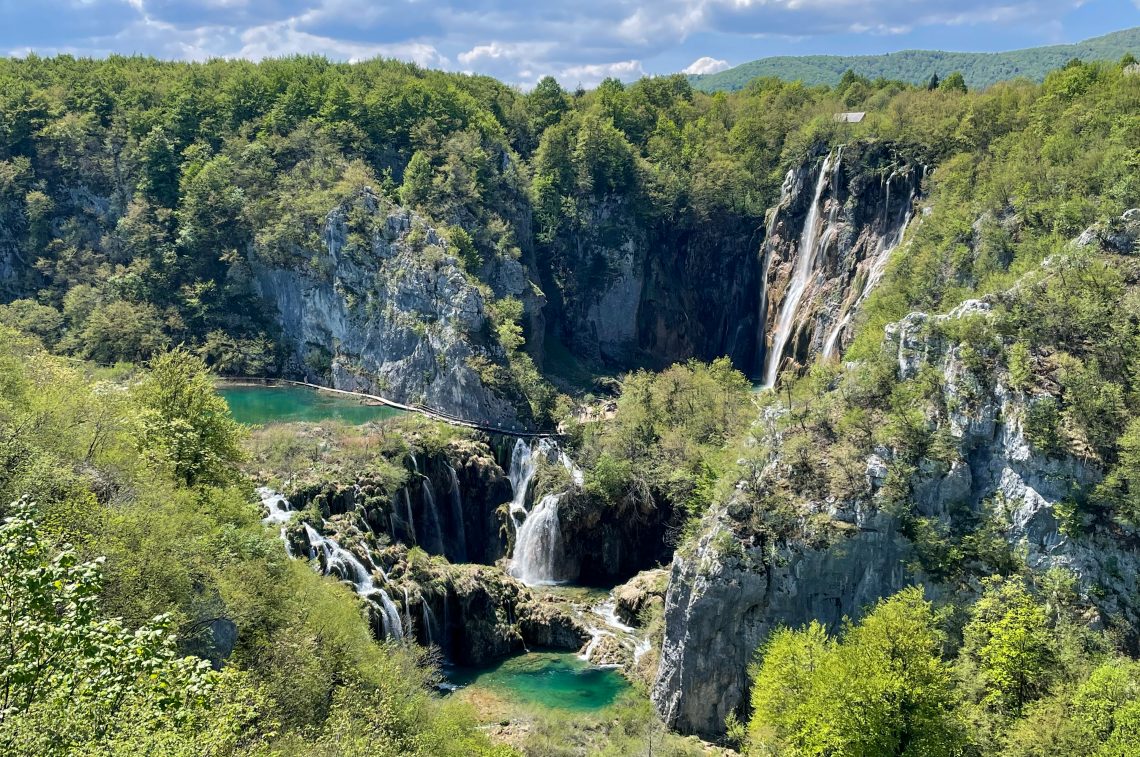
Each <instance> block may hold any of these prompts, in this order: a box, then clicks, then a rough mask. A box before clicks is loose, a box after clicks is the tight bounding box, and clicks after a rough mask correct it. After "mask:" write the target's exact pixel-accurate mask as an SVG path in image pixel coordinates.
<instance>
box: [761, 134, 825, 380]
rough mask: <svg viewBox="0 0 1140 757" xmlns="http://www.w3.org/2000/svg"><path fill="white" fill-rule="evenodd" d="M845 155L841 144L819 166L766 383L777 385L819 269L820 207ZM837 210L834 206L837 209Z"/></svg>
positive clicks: (768, 358) (769, 357)
mask: <svg viewBox="0 0 1140 757" xmlns="http://www.w3.org/2000/svg"><path fill="white" fill-rule="evenodd" d="M842 157H843V148H842V147H840V148H839V150H838V151H837V154H836V157H835V163H834V164H833V163H832V160H831V153H828V155H827V157H826V158H824V160H823V165H821V166H820V169H819V179H818V180H817V181H816V185H815V193H814V194H813V196H812V201H811V207H810V208H809V209H808V215H807V219H806V220H805V221H804V228H803V232H802V233H801V234H800V246H799V250H798V252H797V254H796V262H795V269H794V270H793V272H792V278H791V280H790V281H789V282H788V286H787V288H786V290H785V292H784V297H783V302H782V303H781V304H780V317H779V319H778V320H777V322H776V327H775V330H774V331H773V332H772V347H771V349H770V350H768V352H767V354H766V356H765V371H764V386H766V387H772V386H775V385H776V377H777V376H778V375H779V373H780V364H781V362H782V361H783V357H784V349H785V348H786V347H787V345H788V339H789V338H790V337H791V335H792V330H793V327H794V326H795V320H796V314H797V311H798V310H799V306H800V300H801V299H802V298H803V296H804V291H805V290H806V289H807V285H808V281H809V280H810V279H811V277H812V275H813V274H814V272H815V259H816V253H817V247H818V245H817V244H816V242H817V240H818V238H819V232H820V229H819V225H820V224H819V211H820V200H821V198H822V195H823V190H824V187H826V186H827V180H828V178H830V177H831V173H832V167H833V165H834V167H835V169H836V170H838V168H839V164H840V160H841V159H842ZM833 210H834V209H833Z"/></svg>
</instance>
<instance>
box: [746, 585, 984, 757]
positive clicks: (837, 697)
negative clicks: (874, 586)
mask: <svg viewBox="0 0 1140 757" xmlns="http://www.w3.org/2000/svg"><path fill="white" fill-rule="evenodd" d="M943 644H944V638H943V635H942V633H941V631H940V630H939V629H938V619H937V616H936V615H935V613H934V610H933V607H932V606H931V604H930V603H929V602H927V601H925V600H924V599H923V596H922V589H921V588H912V589H905V590H903V591H902V592H900V593H899V594H896V595H895V596H894V597H892V598H890V599H887V600H883V601H881V602H880V603H879V604H878V605H876V606H875V608H874V609H873V610H872V611H871V612H870V614H869V615H867V617H866V618H864V620H863V621H862V622H861V623H859V624H858V625H853V626H848V627H847V628H845V630H844V633H843V636H842V637H841V638H840V639H838V640H835V639H832V638H830V637H829V636H828V634H827V632H826V631H825V629H824V628H823V627H822V626H820V625H819V624H818V623H813V624H811V625H809V626H808V627H807V628H804V629H803V630H800V631H793V630H789V629H782V630H779V631H777V632H775V633H774V634H773V635H772V636H771V638H770V639H769V640H768V642H767V643H766V644H765V645H764V647H762V648H761V649H760V650H759V651H758V652H757V658H756V663H755V664H754V666H753V668H752V711H753V712H752V719H751V721H750V722H749V725H748V744H747V753H748V754H781V755H830V754H859V755H920V754H921V755H956V754H961V753H962V750H963V747H964V746H965V744H966V740H967V734H966V730H965V727H964V723H963V722H962V721H961V719H960V716H959V715H958V714H957V711H956V698H957V694H956V692H955V689H954V682H953V676H952V675H951V670H950V666H949V665H947V664H946V663H945V662H943V660H942V659H941V653H942V647H943Z"/></svg>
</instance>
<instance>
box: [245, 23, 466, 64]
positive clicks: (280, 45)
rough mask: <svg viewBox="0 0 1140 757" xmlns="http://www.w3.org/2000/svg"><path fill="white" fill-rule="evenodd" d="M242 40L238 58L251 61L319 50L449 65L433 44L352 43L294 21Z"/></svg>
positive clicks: (250, 33) (363, 57)
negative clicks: (311, 31)
mask: <svg viewBox="0 0 1140 757" xmlns="http://www.w3.org/2000/svg"><path fill="white" fill-rule="evenodd" d="M241 43H242V47H241V49H240V50H239V51H238V52H237V53H236V55H235V57H238V58H249V59H251V60H260V59H262V58H275V57H280V56H282V55H294V54H302V53H317V54H319V55H326V56H328V57H330V58H335V59H339V60H348V61H360V60H366V59H368V58H380V57H383V58H399V59H401V60H409V61H412V62H413V63H416V64H418V65H421V66H424V67H434V68H446V67H447V66H448V64H449V61H448V59H447V58H446V57H445V56H443V55H442V54H440V52H439V50H438V49H436V48H435V46H434V45H430V44H427V43H425V42H398V43H393V44H383V45H372V44H366V43H359V42H350V41H346V40H339V39H333V38H332V37H323V36H320V35H316V34H309V33H308V32H304V31H300V30H298V29H297V28H296V26H295V24H294V22H293V21H285V22H282V23H278V24H267V25H265V26H257V27H254V28H252V29H249V30H247V31H245V32H243V33H242V35H241Z"/></svg>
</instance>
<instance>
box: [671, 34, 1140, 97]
mask: <svg viewBox="0 0 1140 757" xmlns="http://www.w3.org/2000/svg"><path fill="white" fill-rule="evenodd" d="M1125 53H1132V54H1133V55H1135V56H1136V57H1138V58H1140V27H1136V28H1133V29H1125V30H1124V31H1119V32H1114V33H1112V34H1106V35H1105V36H1103V37H1094V38H1093V39H1087V40H1085V41H1084V42H1078V43H1076V44H1073V45H1051V46H1049V47H1031V48H1028V49H1025V50H1012V51H1010V52H1005V53H952V52H942V51H938V50H903V51H901V52H897V53H886V54H885V55H847V56H843V55H803V56H795V55H783V56H778V57H773V58H760V59H759V60H754V61H751V62H749V63H743V64H741V65H739V66H736V67H734V68H730V69H727V70H725V71H721V72H720V73H716V74H706V75H704V76H690V77H689V80H690V81H691V82H692V83H693V86H694V87H696V88H697V89H700V90H704V91H705V92H717V91H721V90H729V91H733V90H738V89H742V88H743V87H744V85H745V84H747V83H748V82H749V81H751V80H752V79H755V78H756V77H758V76H774V77H777V78H780V79H785V80H787V81H794V80H796V79H799V80H802V81H803V82H804V83H806V84H835V83H836V82H838V81H839V77H841V76H842V75H843V72H844V71H846V70H847V69H852V70H854V71H855V73H857V74H861V75H863V76H866V77H868V78H869V79H877V78H879V77H883V78H885V79H898V80H901V81H906V82H911V83H914V84H918V83H920V82H924V81H927V80H929V79H930V75H931V74H935V73H936V74H938V75H939V77H945V76H946V75H947V74H949V73H951V72H953V71H961V72H962V76H963V77H965V79H966V84H967V85H968V86H970V87H972V88H976V87H986V86H989V85H990V84H993V83H995V82H999V81H1004V80H1007V79H1015V78H1018V77H1026V78H1029V79H1033V80H1036V81H1040V80H1041V79H1043V78H1045V74H1047V73H1049V72H1050V71H1052V70H1053V69H1055V68H1060V67H1061V66H1063V65H1065V64H1066V63H1068V62H1069V61H1070V60H1072V59H1073V58H1079V59H1081V60H1086V61H1088V60H1119V59H1120V58H1122V57H1123V56H1124V54H1125Z"/></svg>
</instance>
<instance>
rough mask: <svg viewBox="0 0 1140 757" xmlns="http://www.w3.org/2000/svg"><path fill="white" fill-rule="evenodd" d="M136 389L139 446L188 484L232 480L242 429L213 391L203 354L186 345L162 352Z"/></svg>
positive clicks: (242, 455)
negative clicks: (139, 413) (140, 426)
mask: <svg viewBox="0 0 1140 757" xmlns="http://www.w3.org/2000/svg"><path fill="white" fill-rule="evenodd" d="M148 367H149V370H148V371H147V373H146V374H145V375H144V377H143V379H142V381H140V382H139V384H138V386H136V387H135V389H134V394H135V397H136V398H137V400H138V402H139V405H140V406H141V407H142V409H143V416H142V418H143V434H142V436H141V438H140V439H139V445H140V448H141V449H142V450H143V451H144V452H145V453H146V454H148V455H150V456H152V457H154V458H155V459H158V460H161V461H163V462H166V463H169V464H170V465H171V467H172V469H173V473H174V475H175V477H176V478H178V479H179V480H180V481H182V482H183V483H185V484H186V485H187V486H194V485H196V484H205V485H217V484H224V483H228V482H231V481H233V480H234V478H235V476H236V475H237V464H238V463H240V462H241V461H242V459H243V458H244V454H243V452H242V449H241V439H242V436H243V434H244V431H243V429H242V427H241V426H240V425H238V423H237V422H236V421H234V420H233V418H231V417H230V412H229V407H228V406H227V405H226V402H225V400H223V399H222V398H221V397H219V396H218V394H217V393H216V392H215V391H214V384H213V377H212V376H211V375H210V373H209V371H208V370H207V368H206V365H205V363H203V362H202V359H201V358H199V357H196V356H194V355H192V354H190V353H189V352H186V351H185V350H180V349H179V350H174V351H171V352H167V353H165V354H163V355H160V356H159V357H157V358H156V359H155V360H153V361H152V362H151V363H150V365H149V366H148Z"/></svg>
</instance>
